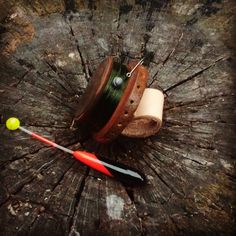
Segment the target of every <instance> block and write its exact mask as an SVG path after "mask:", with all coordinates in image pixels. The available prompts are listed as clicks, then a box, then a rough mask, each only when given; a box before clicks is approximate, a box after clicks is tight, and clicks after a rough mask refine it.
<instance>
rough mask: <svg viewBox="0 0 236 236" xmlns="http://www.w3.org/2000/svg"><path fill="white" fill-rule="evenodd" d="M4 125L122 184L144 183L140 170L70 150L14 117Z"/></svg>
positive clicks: (136, 184)
mask: <svg viewBox="0 0 236 236" xmlns="http://www.w3.org/2000/svg"><path fill="white" fill-rule="evenodd" d="M6 126H7V128H8V129H9V130H16V129H19V130H21V131H23V132H24V133H27V134H29V135H30V136H32V137H33V138H36V139H38V140H39V141H41V142H43V143H45V144H47V145H49V146H52V147H55V148H58V149H60V150H62V151H64V152H67V153H69V154H71V155H73V156H74V158H76V159H77V160H79V161H80V162H82V163H83V164H85V165H87V166H89V167H91V168H93V169H95V170H97V171H99V172H101V173H103V174H106V175H108V176H110V177H115V178H116V179H117V180H119V181H121V182H122V183H124V184H127V185H133V186H134V185H135V186H138V185H144V184H145V183H146V178H145V176H144V174H142V173H141V172H139V171H138V170H136V169H133V168H131V167H128V166H126V165H123V164H121V163H117V162H114V161H112V160H109V159H106V158H103V157H99V158H98V157H97V156H96V155H95V154H93V153H89V152H86V151H80V150H76V151H72V150H70V149H68V148H66V147H63V146H61V145H59V144H57V143H55V142H53V141H51V140H49V139H47V138H44V137H42V136H40V135H38V134H36V133H34V132H32V131H30V130H28V129H26V128H24V127H22V126H20V121H19V120H18V119H17V118H15V117H12V118H9V119H8V120H7V122H6Z"/></svg>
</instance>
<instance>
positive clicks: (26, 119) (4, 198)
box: [0, 0, 236, 236]
mask: <svg viewBox="0 0 236 236" xmlns="http://www.w3.org/2000/svg"><path fill="white" fill-rule="evenodd" d="M235 11H236V7H235V4H234V2H233V0H225V1H221V0H216V1H214V0H211V1H210V0H201V1H197V0H192V1H182V0H173V1H159V0H156V1H150V0H149V1H143V0H126V1H81V0H65V1H62V0H55V1H49V0H45V1H42V0H37V1H26V0H20V1H15V0H13V1H0V54H1V57H0V115H1V122H2V125H1V127H0V131H1V141H0V150H1V158H0V168H1V169H0V232H1V235H34V236H35V235H77V236H78V235H92V234H95V235H190V234H193V235H233V234H234V233H235V230H236V229H235V215H234V213H235V142H236V139H235V128H236V123H235V118H236V112H235V105H236V103H235V98H234V97H235V80H234V79H235V71H234V70H233V69H234V68H235V54H234V53H235V41H234V37H233V27H234V13H235ZM107 55H114V56H126V57H128V58H140V57H145V61H146V66H147V68H148V70H149V73H150V75H149V83H148V84H149V87H154V88H161V89H162V90H163V91H164V92H165V96H166V100H165V109H164V123H163V127H162V129H161V131H160V133H159V134H158V135H156V136H153V137H150V138H146V139H140V140H134V139H128V138H123V137H120V138H119V139H117V140H116V141H114V142H113V143H111V144H108V145H105V146H102V145H98V144H95V143H94V142H93V141H91V139H90V138H89V137H86V136H85V135H82V134H81V127H74V128H72V129H71V128H70V125H71V122H72V120H73V116H74V112H75V110H76V105H77V102H78V100H79V97H80V95H81V94H82V93H83V91H84V89H85V88H86V85H87V81H88V80H89V78H90V76H91V74H92V73H93V72H94V70H95V68H96V67H97V65H98V64H99V63H100V62H101V61H102V60H103V59H104V58H105V57H106V56H107ZM10 116H17V117H19V118H20V119H21V120H22V125H23V126H25V127H28V128H29V129H31V130H33V131H36V132H38V133H40V134H43V135H45V136H46V137H49V138H50V139H52V140H55V141H56V142H58V143H59V144H61V145H64V146H67V147H70V148H73V149H76V148H86V149H87V150H88V151H96V152H97V153H99V154H103V155H106V156H108V158H111V159H114V160H119V161H120V162H122V163H125V164H127V165H131V166H134V167H136V168H138V169H141V170H142V171H143V172H144V173H145V174H146V176H147V178H148V184H147V186H145V187H144V188H127V187H125V186H123V185H122V184H121V183H119V182H117V181H115V180H112V179H110V178H107V177H105V176H103V175H101V174H99V173H97V172H95V171H93V170H91V169H89V168H87V167H85V166H83V165H82V164H80V163H78V162H76V161H75V160H73V159H71V158H69V157H68V156H67V155H66V154H64V153H62V152H60V151H57V150H54V149H52V148H49V147H47V146H44V145H43V144H41V143H39V142H38V141H36V140H32V139H31V138H30V137H28V136H26V135H25V134H24V133H20V131H19V132H18V131H17V132H9V131H8V130H6V129H5V127H4V125H3V124H4V122H5V120H6V119H7V118H8V117H10Z"/></svg>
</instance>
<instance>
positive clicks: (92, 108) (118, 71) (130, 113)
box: [74, 56, 164, 143]
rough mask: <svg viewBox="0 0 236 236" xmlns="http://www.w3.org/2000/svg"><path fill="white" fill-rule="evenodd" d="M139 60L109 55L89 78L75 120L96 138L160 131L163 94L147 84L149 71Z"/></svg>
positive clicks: (102, 140)
mask: <svg viewBox="0 0 236 236" xmlns="http://www.w3.org/2000/svg"><path fill="white" fill-rule="evenodd" d="M141 63H142V62H141V61H140V62H137V61H131V62H129V63H128V64H127V65H123V64H121V63H119V62H117V61H115V59H114V58H113V57H111V56H109V57H107V58H106V59H105V60H104V61H103V62H102V63H101V64H100V65H99V66H98V68H97V70H96V72H95V73H94V74H93V76H92V78H91V79H90V81H89V84H88V86H87V89H86V91H85V93H84V94H83V95H82V97H81V99H80V101H79V104H78V109H77V112H76V115H75V119H74V120H75V121H77V122H86V123H88V124H89V126H90V127H91V132H92V134H93V137H94V139H95V140H96V141H98V142H101V143H105V142H108V141H111V140H113V139H115V138H116V137H117V136H119V135H120V134H123V135H125V136H128V137H148V136H150V135H153V134H155V133H157V132H158V131H159V129H160V127H161V123H162V111H163V104H164V95H163V93H162V92H161V91H160V90H157V89H152V88H146V86H147V79H148V71H147V69H146V68H145V67H144V66H142V65H141Z"/></svg>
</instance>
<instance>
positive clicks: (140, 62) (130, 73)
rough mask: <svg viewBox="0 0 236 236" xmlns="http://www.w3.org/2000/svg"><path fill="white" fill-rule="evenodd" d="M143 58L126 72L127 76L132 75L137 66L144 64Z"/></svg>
mask: <svg viewBox="0 0 236 236" xmlns="http://www.w3.org/2000/svg"><path fill="white" fill-rule="evenodd" d="M143 61H144V60H143V58H142V59H141V60H140V61H139V62H138V63H137V64H136V65H135V67H134V68H133V69H132V70H131V71H130V72H128V73H127V74H126V76H127V77H130V76H131V75H132V73H133V72H134V71H135V70H136V68H137V67H138V66H139V65H142V64H143Z"/></svg>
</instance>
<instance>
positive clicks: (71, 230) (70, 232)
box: [68, 167, 90, 236]
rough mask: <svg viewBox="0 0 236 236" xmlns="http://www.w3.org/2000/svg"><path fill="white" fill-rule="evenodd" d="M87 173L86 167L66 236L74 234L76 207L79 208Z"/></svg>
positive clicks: (88, 169)
mask: <svg viewBox="0 0 236 236" xmlns="http://www.w3.org/2000/svg"><path fill="white" fill-rule="evenodd" d="M89 171H90V168H88V167H87V169H86V173H85V174H84V176H83V179H82V181H81V184H80V187H79V189H78V191H77V193H76V201H75V206H74V210H73V214H72V217H71V219H70V222H69V224H68V229H69V230H68V235H69V236H73V232H74V229H75V227H76V220H77V216H78V215H77V211H78V210H79V209H78V207H79V203H80V199H81V195H82V192H83V190H84V187H85V183H86V179H87V177H88V174H89Z"/></svg>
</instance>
